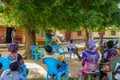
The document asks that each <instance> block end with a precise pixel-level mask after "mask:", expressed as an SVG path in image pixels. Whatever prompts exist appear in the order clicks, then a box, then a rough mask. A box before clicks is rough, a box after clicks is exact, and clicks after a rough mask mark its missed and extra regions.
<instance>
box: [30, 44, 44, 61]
mask: <svg viewBox="0 0 120 80" xmlns="http://www.w3.org/2000/svg"><path fill="white" fill-rule="evenodd" d="M30 50H31V51H32V58H33V59H34V61H35V62H37V61H38V59H39V56H44V49H41V48H39V47H37V46H30Z"/></svg>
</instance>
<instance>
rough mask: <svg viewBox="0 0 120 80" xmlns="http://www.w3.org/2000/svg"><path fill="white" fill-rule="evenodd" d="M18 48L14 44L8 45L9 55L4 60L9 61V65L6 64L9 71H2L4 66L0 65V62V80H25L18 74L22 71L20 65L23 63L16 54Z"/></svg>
mask: <svg viewBox="0 0 120 80" xmlns="http://www.w3.org/2000/svg"><path fill="white" fill-rule="evenodd" d="M18 47H19V46H18V44H16V43H12V44H10V45H9V47H8V51H9V54H8V57H7V58H6V59H8V61H10V63H9V64H8V65H9V69H7V70H4V69H3V67H4V65H3V64H2V62H0V70H1V71H0V73H1V77H0V80H26V78H25V76H24V75H22V74H20V72H22V71H23V68H22V65H23V64H24V61H23V59H22V56H21V55H20V54H19V53H18V52H17V51H18ZM0 57H2V56H0ZM3 70H4V71H3Z"/></svg>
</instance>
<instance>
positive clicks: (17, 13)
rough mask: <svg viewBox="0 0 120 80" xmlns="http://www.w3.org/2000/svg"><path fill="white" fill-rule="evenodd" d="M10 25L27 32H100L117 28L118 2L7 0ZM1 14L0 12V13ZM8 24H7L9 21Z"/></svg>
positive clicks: (119, 22) (91, 0)
mask: <svg viewBox="0 0 120 80" xmlns="http://www.w3.org/2000/svg"><path fill="white" fill-rule="evenodd" d="M7 2H8V3H9V4H10V5H11V9H9V10H7V12H6V15H7V16H8V19H9V21H12V24H14V25H17V26H18V27H21V28H28V29H29V30H30V31H32V30H35V31H38V30H46V29H48V28H50V29H51V28H52V29H59V30H61V29H63V30H70V31H73V30H81V29H84V28H88V29H91V30H93V31H102V30H104V29H105V28H106V27H110V26H113V25H114V26H117V27H119V25H120V20H119V19H120V9H119V8H118V5H117V4H118V2H119V0H49V1H48V0H7ZM0 12H3V10H0ZM9 21H8V22H9Z"/></svg>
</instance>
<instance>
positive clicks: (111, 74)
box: [108, 55, 120, 80]
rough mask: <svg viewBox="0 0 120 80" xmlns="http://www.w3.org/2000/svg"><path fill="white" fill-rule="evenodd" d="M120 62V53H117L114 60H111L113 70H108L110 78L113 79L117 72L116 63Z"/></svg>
mask: <svg viewBox="0 0 120 80" xmlns="http://www.w3.org/2000/svg"><path fill="white" fill-rule="evenodd" d="M117 63H120V55H117V56H116V57H115V58H114V59H113V60H111V61H110V65H111V66H112V71H111V72H108V77H109V80H113V79H112V78H113V73H114V72H115V68H116V64H117Z"/></svg>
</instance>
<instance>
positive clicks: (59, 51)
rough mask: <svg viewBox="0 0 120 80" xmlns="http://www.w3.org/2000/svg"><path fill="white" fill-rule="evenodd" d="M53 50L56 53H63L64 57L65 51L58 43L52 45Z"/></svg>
mask: <svg viewBox="0 0 120 80" xmlns="http://www.w3.org/2000/svg"><path fill="white" fill-rule="evenodd" d="M53 51H54V52H55V53H56V54H59V55H61V54H64V58H65V51H64V48H63V47H62V46H60V45H58V44H57V45H53Z"/></svg>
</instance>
